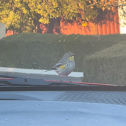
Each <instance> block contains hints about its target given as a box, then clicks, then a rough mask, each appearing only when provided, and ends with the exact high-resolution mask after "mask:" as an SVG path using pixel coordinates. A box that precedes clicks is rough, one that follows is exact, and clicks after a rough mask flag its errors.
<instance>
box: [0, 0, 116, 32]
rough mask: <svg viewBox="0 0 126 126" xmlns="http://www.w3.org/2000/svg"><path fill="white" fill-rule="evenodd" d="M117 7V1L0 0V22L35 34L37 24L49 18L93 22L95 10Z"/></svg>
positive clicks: (8, 26)
mask: <svg viewBox="0 0 126 126" xmlns="http://www.w3.org/2000/svg"><path fill="white" fill-rule="evenodd" d="M113 6H118V0H116V1H114V0H0V22H2V23H5V24H6V27H7V29H13V30H16V31H18V32H28V31H29V32H37V28H38V22H40V23H44V24H48V23H49V21H50V19H51V18H57V17H63V18H64V19H68V20H71V19H73V18H74V19H77V18H78V17H80V18H81V19H82V20H84V21H89V20H94V19H95V17H96V16H97V14H98V12H97V9H98V8H101V9H102V10H103V11H104V10H105V9H106V8H107V9H111V7H113Z"/></svg>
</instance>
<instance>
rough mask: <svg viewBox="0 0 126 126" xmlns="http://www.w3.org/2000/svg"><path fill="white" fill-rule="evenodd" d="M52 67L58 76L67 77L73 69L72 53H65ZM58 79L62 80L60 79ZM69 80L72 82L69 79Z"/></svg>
mask: <svg viewBox="0 0 126 126" xmlns="http://www.w3.org/2000/svg"><path fill="white" fill-rule="evenodd" d="M52 69H53V70H55V71H56V72H57V73H58V74H59V76H66V77H67V78H68V75H69V74H70V73H71V72H72V71H73V70H74V69H75V61H74V53H72V52H67V53H65V54H64V56H63V57H62V59H61V60H60V61H59V62H58V63H56V64H55V65H54V66H53V67H52ZM68 79H69V78H68ZM60 81H61V82H62V80H61V79H60ZM69 81H70V82H72V81H71V80H70V79H69Z"/></svg>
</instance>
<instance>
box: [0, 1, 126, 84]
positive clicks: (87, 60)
mask: <svg viewBox="0 0 126 126" xmlns="http://www.w3.org/2000/svg"><path fill="white" fill-rule="evenodd" d="M125 5H126V3H125V1H117V0H107V1H106V0H1V1H0V84H1V85H2V86H3V85H4V84H5V82H6V85H9V84H10V85H13V84H29V85H32V84H33V85H34V84H36V83H37V84H38V85H48V84H51V83H53V84H59V83H60V84H61V85H62V84H66V85H67V84H73V85H80V84H85V85H106V86H125V85H126V84H125V82H126V77H125V73H126V70H125V68H126V57H125V56H126V49H125V46H126V35H125V34H126V15H125V11H126V6H125ZM20 86H21V85H20Z"/></svg>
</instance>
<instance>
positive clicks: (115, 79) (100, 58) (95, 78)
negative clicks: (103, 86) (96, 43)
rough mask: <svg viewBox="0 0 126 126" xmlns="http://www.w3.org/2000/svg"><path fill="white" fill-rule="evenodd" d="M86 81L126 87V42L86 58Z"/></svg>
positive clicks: (84, 64) (84, 63)
mask: <svg viewBox="0 0 126 126" xmlns="http://www.w3.org/2000/svg"><path fill="white" fill-rule="evenodd" d="M83 66H84V69H83V71H85V78H84V81H87V82H99V83H110V84H116V85H125V86H126V41H123V42H120V43H118V44H115V45H113V46H111V47H109V48H107V49H104V50H102V51H99V52H96V53H94V54H92V55H90V56H87V57H85V60H84V62H83Z"/></svg>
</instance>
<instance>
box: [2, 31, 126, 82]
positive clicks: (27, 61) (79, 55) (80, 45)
mask: <svg viewBox="0 0 126 126" xmlns="http://www.w3.org/2000/svg"><path fill="white" fill-rule="evenodd" d="M125 40H126V35H120V34H117V35H105V36H100V39H98V38H97V37H95V36H90V35H86V36H84V35H68V36H67V35H61V34H59V35H55V34H37V33H21V34H17V35H12V36H8V37H5V38H3V39H1V40H0V66H1V67H16V68H31V69H48V70H49V69H51V68H52V66H53V65H54V64H55V63H56V62H58V61H59V60H60V58H61V57H62V56H63V55H64V53H66V52H68V51H72V52H73V53H75V62H76V68H75V71H83V72H84V73H85V78H84V81H88V82H99V83H100V82H103V83H109V82H110V83H112V82H114V83H115V81H116V80H114V79H113V80H114V81H113V80H112V81H110V80H111V78H110V79H109V81H103V78H101V76H100V75H101V74H102V73H103V71H101V68H100V66H101V67H102V65H107V64H111V65H112V64H113V63H112V62H116V61H117V60H119V61H120V59H119V58H116V59H114V60H113V61H112V62H111V58H108V60H105V58H104V54H106V53H105V52H107V51H106V50H108V49H109V51H110V50H111V47H113V48H115V47H114V46H117V48H118V46H121V47H124V46H123V44H125V43H124V42H123V43H122V41H125ZM120 43H121V45H120ZM115 51H116V50H115ZM123 51H124V52H121V51H119V50H118V51H117V52H116V53H117V54H118V56H122V55H123V54H125V50H124V49H123ZM120 52H121V53H120ZM119 54H121V55H119ZM100 55H101V58H99V57H100ZM111 55H112V56H113V51H112V52H111ZM115 55H116V54H115ZM95 56H96V58H95ZM106 57H109V55H106ZM104 61H105V62H106V63H105V62H104ZM121 62H122V61H120V63H119V62H118V64H117V66H118V65H119V64H120V65H121ZM106 67H107V66H106ZM99 68H100V69H99ZM102 68H103V67H102ZM107 69H109V68H105V70H106V72H105V73H106V75H107V72H108V71H107ZM124 69H126V68H124ZM96 73H98V74H96ZM99 74H100V75H99ZM97 75H99V76H97ZM96 76H97V77H96ZM112 76H115V77H113V78H116V75H112ZM119 77H120V76H119V75H118V79H119ZM100 78H101V79H100ZM106 78H107V76H106ZM106 80H108V79H106Z"/></svg>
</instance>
